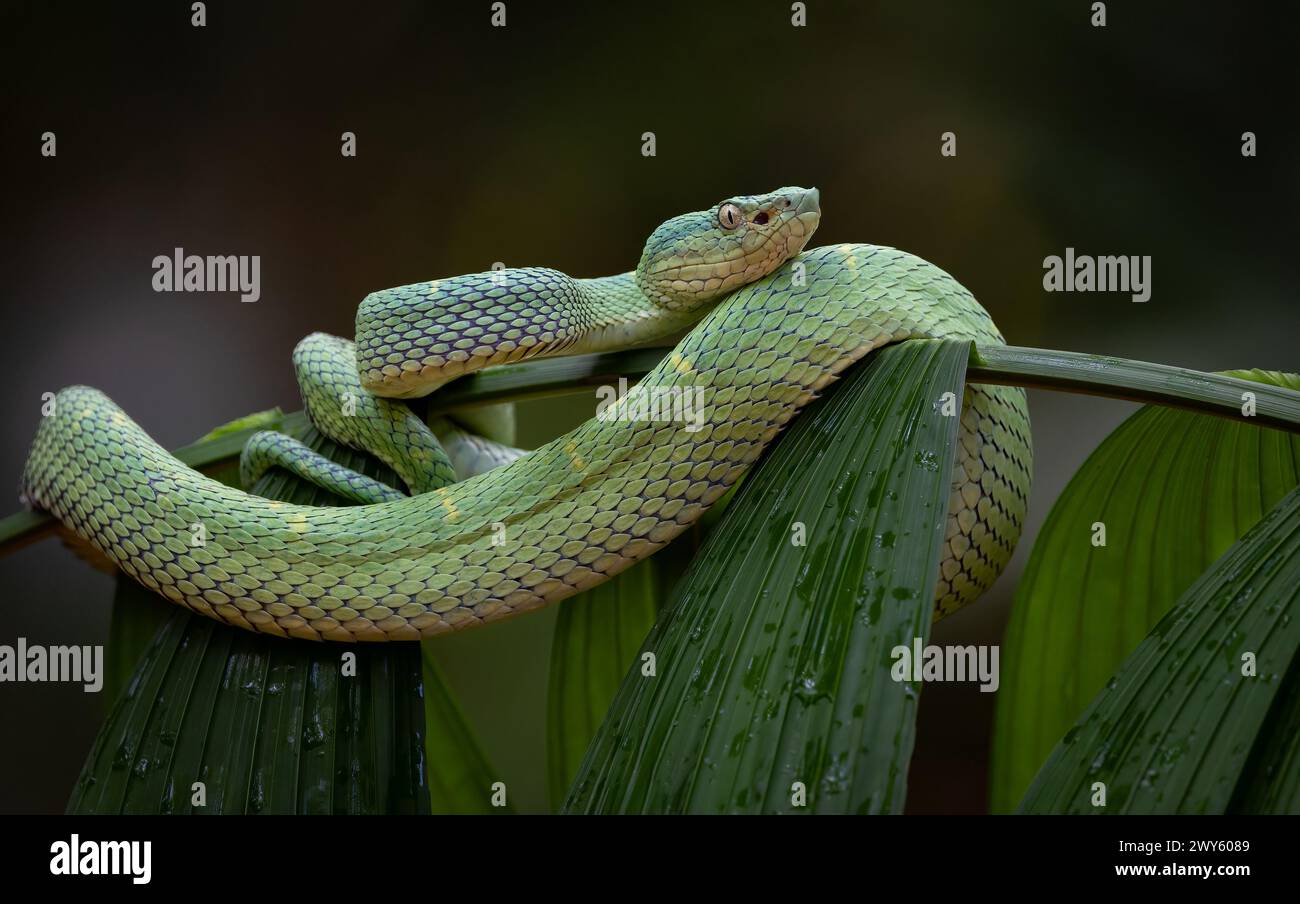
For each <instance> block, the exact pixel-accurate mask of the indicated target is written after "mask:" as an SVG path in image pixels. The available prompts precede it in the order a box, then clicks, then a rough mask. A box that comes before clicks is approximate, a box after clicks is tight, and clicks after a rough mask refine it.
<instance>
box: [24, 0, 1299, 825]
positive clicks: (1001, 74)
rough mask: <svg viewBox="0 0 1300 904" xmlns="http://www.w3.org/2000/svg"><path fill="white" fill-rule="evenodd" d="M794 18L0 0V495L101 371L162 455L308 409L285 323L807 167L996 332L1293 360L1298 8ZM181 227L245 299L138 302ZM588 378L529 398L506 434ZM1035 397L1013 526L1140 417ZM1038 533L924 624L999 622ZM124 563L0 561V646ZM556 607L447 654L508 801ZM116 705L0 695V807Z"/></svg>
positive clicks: (1003, 10) (969, 628) (958, 747)
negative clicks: (1103, 273) (951, 279)
mask: <svg viewBox="0 0 1300 904" xmlns="http://www.w3.org/2000/svg"><path fill="white" fill-rule="evenodd" d="M808 6H809V10H808V24H807V27H805V28H794V27H792V26H791V24H790V15H791V12H790V4H789V3H788V2H755V0H749V2H732V3H700V2H695V3H672V2H667V0H658V2H654V3H643V4H632V5H628V6H626V7H624V6H622V5H620V4H610V3H590V4H585V3H578V2H568V3H564V4H544V5H543V4H537V3H525V2H519V0H510V2H508V4H507V7H508V12H507V15H508V20H507V21H508V24H507V27H505V28H492V27H490V25H489V17H490V9H489V7H490V4H489V3H488V2H486V0H484V2H464V3H457V4H454V5H450V6H446V7H444V6H442V5H435V4H429V3H419V2H404V3H383V2H376V3H365V4H360V3H358V4H354V5H351V6H349V7H340V8H335V9H331V8H329V7H328V6H327V5H325V4H319V3H312V4H305V3H304V4H274V5H270V4H260V3H224V2H212V3H209V4H208V8H207V22H208V24H207V26H206V27H205V28H194V27H191V25H190V16H191V11H190V3H188V2H169V3H153V4H149V3H133V4H130V5H125V4H96V5H93V6H89V5H82V4H71V3H59V2H48V0H46V2H33V3H17V4H15V3H9V4H5V5H4V7H3V12H2V13H0V67H2V68H3V70H4V84H5V91H4V95H3V104H4V110H3V117H2V120H3V122H2V123H0V129H2V130H3V131H2V133H0V153H3V155H4V167H3V178H4V183H5V184H4V197H3V213H2V214H0V217H2V219H3V233H2V234H3V242H0V256H2V258H3V267H2V269H0V272H2V273H3V288H2V289H0V298H2V299H3V302H2V314H0V317H2V318H3V321H2V326H3V334H2V335H3V341H4V348H5V355H6V361H5V370H6V379H5V389H4V392H3V393H0V423H3V424H4V425H5V441H4V443H3V444H2V445H0V482H3V481H4V480H8V481H10V483H9V484H8V485H9V486H14V485H16V482H17V478H18V474H19V472H20V470H21V467H22V463H23V461H24V458H25V455H26V450H27V445H28V443H29V441H30V438H31V436H32V434H33V432H34V431H35V428H36V425H37V422H38V417H39V407H40V403H41V394H42V393H44V392H47V391H53V390H56V389H58V388H59V387H61V386H64V385H66V384H69V383H88V384H92V385H95V386H98V387H101V388H103V389H104V390H105V391H107V392H108V393H109V394H110V395H111V396H112V397H113V398H114V399H115V400H116V401H117V402H118V403H120V404H121V405H122V406H123V407H124V408H125V409H126V410H127V411H128V412H130V413H131V414H132V415H133V416H134V417H135V418H136V419H137V420H138V421H139V422H140V423H141V424H142V425H143V426H144V427H145V428H146V429H147V430H149V431H150V432H151V433H152V434H153V435H154V436H155V437H156V438H157V439H158V440H159V441H160V442H162V443H163V444H164V445H166V446H169V447H175V446H178V445H181V444H184V443H187V442H190V441H192V440H193V439H194V438H196V437H197V436H199V435H200V434H202V433H204V432H205V431H207V430H208V429H209V428H210V427H212V426H213V425H215V424H217V423H220V422H223V421H225V420H228V419H231V418H234V417H237V416H239V415H242V414H245V413H247V412H250V411H254V410H259V409H263V408H268V407H271V406H274V405H280V406H282V407H283V408H285V409H286V410H292V409H295V408H297V407H299V402H298V398H297V391H296V388H295V384H294V381H293V374H292V370H291V367H290V364H289V353H290V350H291V349H292V347H293V345H294V343H295V342H296V341H297V340H298V339H299V338H300V337H301V336H302V335H304V334H305V333H307V332H310V331H312V330H326V331H329V332H333V333H337V334H340V335H351V331H352V319H353V314H354V311H355V307H356V305H357V303H358V301H359V300H360V299H361V298H362V297H363V296H364V295H365V294H366V293H367V292H368V291H371V290H373V289H377V288H383V287H387V286H393V285H400V284H404V283H409V282H414V281H418V280H425V279H430V278H434V277H438V276H448V275H454V274H459V273H465V272H471V271H477V270H483V269H487V268H488V267H490V266H491V264H492V263H493V262H494V261H502V262H504V263H505V264H507V265H509V266H515V265H528V264H544V265H548V266H553V267H557V268H560V269H563V270H565V271H567V272H569V273H572V274H574V275H578V276H590V275H601V274H607V273H615V272H619V271H622V270H627V269H630V268H631V267H633V266H634V265H635V263H636V260H637V258H638V256H639V254H640V250H641V246H642V243H643V241H644V239H645V238H646V236H647V235H648V234H649V232H650V231H651V230H652V229H653V228H654V227H655V226H656V225H657V224H658V223H659V222H660V221H662V220H664V219H666V218H668V217H669V216H672V215H674V214H677V213H680V212H684V211H687V210H695V209H699V208H701V207H705V206H708V205H710V204H712V203H714V202H716V201H717V200H719V199H720V198H723V197H726V196H728V195H731V194H737V193H748V192H757V191H764V190H767V189H770V188H773V187H776V186H779V185H784V184H791V183H793V184H801V185H815V186H817V187H819V188H820V189H821V193H822V202H823V209H824V215H823V219H822V225H821V229H820V231H819V232H818V234H817V236H816V237H815V239H814V241H813V244H830V243H836V242H842V241H855V242H873V243H878V244H885V245H894V246H898V247H901V248H905V249H907V250H909V251H912V252H914V253H916V254H919V255H921V256H923V257H926V258H928V259H930V260H932V261H934V262H935V263H937V264H939V265H940V266H942V267H944V268H945V269H946V270H948V271H949V272H950V273H952V274H954V275H955V276H956V277H957V278H958V279H959V280H961V281H962V282H963V283H965V285H967V286H968V287H969V288H970V289H971V290H972V291H974V293H975V295H976V296H977V297H978V298H980V299H981V300H982V301H983V303H984V305H985V306H986V307H987V308H988V309H989V311H990V312H991V313H992V315H993V317H994V319H995V320H996V321H997V322H998V324H999V325H1000V326H1001V327H1002V329H1003V331H1004V332H1005V333H1006V335H1007V337H1008V339H1009V341H1011V342H1013V343H1015V344H1020V345H1038V346H1047V347H1055V348H1064V349H1074V350H1080V351H1090V352H1106V353H1111V354H1116V355H1123V356H1129V357H1136V358H1143V359H1148V360H1153V361H1161V362H1166V363H1172V364H1181V365H1186V366H1190V367H1195V368H1201V369H1206V370H1216V369H1223V368H1229V367H1265V368H1276V369H1283V370H1292V371H1294V370H1297V369H1300V351H1298V350H1297V347H1296V337H1297V326H1300V313H1298V312H1297V307H1296V302H1295V287H1296V276H1297V273H1296V271H1297V255H1296V253H1295V249H1294V247H1293V242H1294V236H1295V230H1294V228H1293V223H1294V219H1295V210H1296V202H1297V195H1298V194H1300V175H1298V171H1297V167H1296V165H1295V160H1296V150H1297V148H1296V144H1297V133H1296V126H1295V114H1296V96H1295V95H1296V92H1295V88H1296V83H1297V80H1296V77H1295V71H1294V54H1295V51H1294V47H1293V45H1294V33H1293V31H1292V29H1291V27H1290V23H1287V22H1280V21H1277V20H1276V19H1275V18H1274V17H1273V12H1272V9H1271V7H1268V6H1260V7H1257V8H1247V7H1245V6H1244V5H1237V4H1216V5H1214V6H1213V7H1207V8H1206V9H1204V10H1200V9H1196V8H1193V7H1191V6H1188V5H1186V4H1174V3H1167V4H1154V3H1143V4H1140V5H1138V4H1128V3H1118V2H1116V3H1111V4H1108V6H1109V10H1108V24H1107V26H1106V27H1105V28H1094V27H1092V26H1090V24H1089V18H1090V16H1091V10H1090V6H1091V3H1090V2H1083V0H1071V2H1050V3H1034V4H1030V3H1024V2H986V3H979V4H976V3H966V2H950V3H929V2H896V3H869V2H856V3H832V2H826V0H811V2H809V3H808ZM47 130H48V131H53V132H55V133H56V134H57V143H58V144H57V147H58V156H57V157H56V158H53V159H46V158H43V157H42V156H41V155H40V136H41V133H42V132H44V131H47ZM1247 130H1250V131H1253V132H1255V133H1256V134H1257V136H1258V147H1259V151H1258V156H1257V157H1255V158H1243V157H1242V156H1241V154H1240V147H1241V133H1242V132H1243V131H1247ZM344 131H352V132H355V133H356V135H357V144H358V156H357V157H356V158H354V159H350V158H344V157H342V156H340V153H339V147H340V134H341V133H342V132H344ZM646 131H653V132H654V133H655V135H656V138H657V145H658V147H657V156H656V157H653V158H646V157H643V156H642V155H641V134H642V133H643V132H646ZM946 131H952V132H955V133H956V135H957V150H958V155H957V156H956V157H955V158H945V157H942V156H940V153H939V145H940V134H941V133H943V132H946ZM177 246H181V247H184V248H185V249H186V250H187V251H188V252H191V253H197V254H248V255H252V254H257V255H260V256H261V260H262V263H261V267H262V270H261V276H262V298H261V300H260V301H259V302H257V303H256V304H241V303H240V302H239V301H238V299H237V298H236V297H235V296H233V295H198V294H156V293H154V292H153V291H152V290H151V288H150V280H151V278H152V275H153V271H152V269H151V261H152V259H153V257H154V256H155V255H158V254H169V253H170V252H171V249H173V248H174V247H177ZM1067 246H1072V247H1074V248H1076V249H1078V251H1079V252H1080V253H1090V254H1135V255H1150V256H1151V257H1152V271H1153V280H1152V286H1153V294H1152V297H1151V300H1150V301H1149V302H1148V303H1146V304H1134V303H1132V302H1131V301H1130V300H1129V298H1128V296H1127V295H1118V294H1115V295H1096V294H1091V295H1089V294H1077V295H1064V294H1050V295H1049V294H1047V293H1045V292H1044V291H1043V290H1042V275H1043V259H1044V257H1046V256H1047V255H1049V254H1062V253H1063V252H1064V249H1065V248H1066V247H1067ZM593 402H594V400H593V399H592V398H590V397H587V396H576V397H570V398H567V399H564V400H560V401H551V402H548V403H536V404H533V405H529V406H525V407H524V409H523V410H522V412H521V418H522V427H523V429H522V437H521V439H522V440H523V443H524V444H535V443H537V442H540V441H542V440H544V439H546V438H549V436H551V435H553V434H554V433H555V432H557V431H558V430H560V429H562V428H567V427H568V426H571V425H572V424H575V423H577V422H578V421H580V420H581V419H583V418H586V417H588V416H590V414H591V412H592V410H593V409H592V406H593ZM1031 406H1032V415H1033V421H1034V442H1035V446H1036V474H1035V487H1034V494H1033V498H1032V511H1031V517H1030V522H1029V533H1028V536H1027V540H1028V541H1032V539H1033V536H1034V533H1035V531H1036V529H1037V526H1038V525H1039V524H1040V523H1041V521H1042V519H1043V517H1044V515H1045V514H1046V512H1047V511H1048V509H1049V507H1050V506H1051V503H1052V501H1053V499H1054V498H1055V497H1056V495H1057V493H1058V492H1059V491H1060V489H1061V487H1062V486H1063V485H1064V482H1065V481H1066V480H1068V478H1069V476H1070V474H1071V473H1072V472H1073V470H1074V469H1075V468H1076V467H1077V466H1078V465H1079V464H1080V463H1081V462H1082V460H1083V459H1084V457H1085V456H1086V455H1087V453H1088V452H1089V451H1090V450H1091V449H1092V448H1093V447H1094V446H1095V444H1096V443H1097V442H1098V441H1099V440H1100V439H1101V438H1102V437H1103V436H1104V435H1105V434H1106V433H1107V432H1108V431H1109V430H1110V429H1111V428H1112V427H1113V426H1114V425H1116V424H1117V423H1118V422H1119V421H1120V420H1122V419H1123V418H1124V417H1125V416H1126V415H1127V414H1128V413H1129V412H1130V411H1131V410H1132V406H1130V405H1127V404H1124V403H1119V402H1110V401H1103V400H1097V399H1089V398H1083V397H1076V396H1066V395H1059V394H1045V393H1033V394H1031ZM4 475H8V476H7V477H5V476H4ZM16 507H17V503H16V501H15V500H14V499H13V498H12V497H10V499H9V502H7V503H3V504H0V515H2V514H7V513H8V511H9V510H11V509H16ZM1029 546H1030V543H1029V542H1022V544H1021V550H1020V552H1019V553H1018V554H1017V557H1016V559H1015V562H1014V563H1013V566H1012V568H1011V571H1010V573H1009V574H1008V575H1007V576H1006V577H1004V578H1003V580H1002V581H1001V582H1000V583H999V584H998V586H997V587H996V588H995V589H994V591H993V592H992V593H991V594H990V595H989V596H988V597H986V598H985V599H984V600H983V601H981V603H980V604H979V605H978V606H975V607H972V608H971V609H969V610H967V611H965V612H962V613H960V614H958V615H957V616H955V617H953V618H951V619H949V620H947V621H945V622H943V623H942V624H941V625H940V626H939V627H938V629H937V630H936V632H935V638H936V641H937V642H940V643H957V642H961V643H996V642H998V640H999V639H1000V637H1001V632H1002V628H1003V626H1004V624H1005V622H1006V618H1007V610H1008V603H1009V597H1010V592H1011V588H1012V587H1013V586H1014V582H1015V579H1016V576H1017V574H1018V572H1019V570H1020V567H1021V565H1022V564H1023V561H1024V558H1025V555H1026V553H1027V552H1028V549H1029ZM111 588H112V582H111V579H110V578H109V577H108V576H106V575H102V574H99V573H97V572H94V571H92V570H90V569H89V568H87V567H86V566H84V565H83V564H82V563H81V562H79V561H78V560H76V559H75V558H74V557H73V555H72V554H71V553H69V552H68V551H66V550H65V549H63V548H61V547H60V546H59V545H58V544H57V543H54V542H46V543H42V544H39V545H36V546H30V547H27V548H25V549H23V550H21V551H19V552H17V553H15V554H13V555H11V556H9V557H7V558H3V559H0V643H6V644H12V643H14V642H15V640H16V638H18V637H19V636H25V637H27V638H28V639H29V641H31V642H33V643H103V642H104V641H105V639H106V635H107V626H108V617H109V606H108V603H109V598H110V595H111ZM553 619H554V610H553V609H552V610H548V611H546V612H543V613H540V614H537V615H533V616H530V617H528V618H523V619H518V620H514V621H510V622H506V623H503V624H499V625H497V626H495V627H494V628H492V629H491V630H488V631H477V632H470V633H468V634H465V635H462V636H456V637H450V638H447V639H445V640H443V641H440V643H441V644H442V645H443V650H442V661H443V662H444V664H445V666H446V668H447V671H448V674H449V678H450V680H451V683H452V685H453V688H454V690H455V691H456V692H457V693H458V695H459V696H460V698H461V699H462V701H463V703H464V704H465V707H466V709H467V712H468V714H469V717H470V718H471V720H472V721H473V723H474V725H475V728H476V729H477V730H478V732H479V735H480V737H481V740H482V741H483V742H484V745H485V747H486V749H487V751H488V753H489V755H490V756H491V758H492V759H493V761H494V762H495V764H496V765H497V767H498V769H499V771H500V772H501V773H502V774H503V777H504V778H505V779H506V781H507V782H508V784H509V786H510V788H511V794H512V801H513V802H514V803H515V804H516V806H518V807H520V808H521V809H524V810H540V809H543V808H544V806H545V780H544V744H543V726H544V712H545V706H544V701H545V695H546V675H547V671H546V669H547V657H548V654H549V638H550V632H551V628H552V624H553ZM992 697H993V695H990V694H980V693H979V692H978V691H977V689H976V688H975V686H974V685H964V686H958V685H932V686H930V687H927V689H926V691H925V696H924V705H923V706H922V707H921V726H920V732H919V739H918V744H917V751H916V756H915V759H914V761H913V764H912V774H911V781H910V788H911V790H910V796H909V809H910V810H912V811H916V812H981V811H983V810H984V808H985V785H986V776H985V772H986V762H987V747H988V736H989V728H990V721H991V714H992V705H993V699H992ZM104 704H105V701H102V700H100V699H99V698H98V697H97V696H95V695H90V694H84V693H82V691H81V689H80V687H79V686H73V685H53V686H51V685H41V686H37V685H20V686H19V685H11V684H5V685H0V715H2V717H3V724H4V726H5V731H4V733H3V738H2V739H0V776H3V778H0V812H12V811H21V812H28V811H57V810H61V809H62V807H63V806H64V804H65V802H66V800H67V796H68V792H69V790H70V789H71V787H72V783H73V781H74V779H75V777H76V775H77V772H78V770H79V768H80V766H81V763H82V761H83V759H84V757H85V755H86V752H87V750H88V748H89V745H90V742H91V740H92V739H93V737H94V735H95V732H96V730H97V728H98V725H99V720H100V718H101V713H102V707H103V706H104Z"/></svg>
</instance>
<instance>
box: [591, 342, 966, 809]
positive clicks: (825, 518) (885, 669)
mask: <svg viewBox="0 0 1300 904" xmlns="http://www.w3.org/2000/svg"><path fill="white" fill-rule="evenodd" d="M968 349H969V346H968V345H967V344H966V343H959V342H942V343H941V342H904V343H902V344H900V345H897V346H892V347H890V348H887V349H884V350H882V351H881V352H879V353H877V354H875V355H873V356H872V358H871V360H870V361H868V362H866V363H865V364H863V365H861V366H859V367H856V368H854V369H852V370H851V371H850V373H849V375H848V376H847V378H846V379H845V380H844V381H843V382H842V383H840V384H839V385H837V386H835V387H833V389H832V390H831V391H830V392H829V393H828V395H827V397H826V398H824V399H821V400H819V401H818V402H816V403H814V404H813V405H811V406H809V410H808V411H806V412H804V413H803V414H801V415H800V416H799V417H798V418H796V419H795V421H794V423H793V424H792V426H791V427H790V428H789V429H788V432H787V435H786V436H784V437H783V438H781V440H780V441H779V442H777V443H776V444H775V446H774V448H773V449H772V450H770V452H769V454H768V455H767V456H766V457H765V458H764V459H763V460H762V462H761V463H760V464H759V466H758V467H757V468H756V469H755V471H754V472H752V473H751V474H750V476H749V477H748V478H747V479H746V481H745V485H744V487H743V488H742V491H741V492H740V493H738V494H737V496H736V497H735V499H734V500H733V501H732V503H731V505H730V506H729V507H728V509H727V512H726V514H725V515H724V516H723V518H722V521H721V522H720V523H719V524H718V525H717V526H716V527H715V528H714V529H713V531H712V532H711V533H710V534H709V536H708V537H707V539H706V540H705V543H704V548H703V549H702V550H701V552H700V554H699V555H698V556H697V558H696V560H695V562H694V563H693V564H692V566H691V569H690V571H689V572H688V573H687V574H686V575H685V577H684V578H683V579H682V581H681V582H680V583H679V584H678V586H677V588H676V589H675V591H674V593H673V597H672V600H671V602H670V603H669V604H668V606H667V607H666V608H665V610H664V612H663V613H662V614H661V615H660V617H659V619H658V621H657V622H656V624H655V627H654V629H653V630H652V631H651V633H650V635H649V637H648V638H647V640H646V642H645V644H644V645H643V647H642V652H643V653H651V654H653V655H654V661H655V666H656V671H655V675H654V677H645V676H644V675H643V673H642V669H641V666H640V662H639V661H638V662H637V663H636V664H634V666H633V668H632V669H631V670H629V672H628V673H627V676H626V677H625V678H624V680H623V683H622V685H621V686H620V688H619V691H618V694H617V696H616V697H615V699H614V703H613V705H612V706H611V707H610V711H609V714H608V715H607V716H606V718H605V721H604V722H603V723H602V724H601V727H600V729H599V731H598V732H597V733H596V737H595V739H594V740H593V742H592V745H591V748H590V750H589V751H588V754H587V756H586V758H585V759H584V761H583V764H582V767H581V769H580V770H579V773H578V776H577V778H576V780H575V782H574V785H573V788H572V790H571V792H570V795H569V797H568V799H567V800H566V803H565V810H566V811H568V812H655V813H658V812H673V813H680V812H694V813H718V812H737V813H757V812H778V813H784V812H796V813H810V812H819V813H888V812H899V811H900V810H901V809H902V806H903V799H904V795H905V789H906V776H907V763H908V759H909V757H910V755H911V752H912V746H913V742H914V737H915V719H916V711H917V702H918V693H919V687H917V686H915V685H913V684H912V683H910V682H908V681H901V682H896V681H894V680H893V679H892V678H891V666H892V665H893V660H892V657H891V651H892V650H893V648H894V647H896V646H907V647H909V648H910V646H911V645H912V643H913V641H914V639H916V638H920V640H921V642H922V643H923V644H924V643H925V641H926V639H927V637H928V635H929V626H930V620H931V617H932V612H933V608H934V592H935V584H936V581H937V577H938V568H939V555H940V544H941V541H942V538H943V528H944V522H945V517H946V513H947V509H948V497H949V493H950V490H951V482H952V466H953V456H954V452H953V448H954V439H955V436H956V430H957V419H956V418H955V417H944V416H943V415H942V414H941V405H940V399H941V397H942V396H943V394H944V393H946V392H953V393H955V394H956V395H957V397H958V398H960V397H961V395H962V391H963V378H964V374H965V366H966V360H967V355H968ZM797 524H802V525H803V526H804V528H805V529H806V545H803V546H800V545H795V543H794V542H792V541H793V540H794V538H795V536H796V534H795V531H796V529H797ZM638 660H639V657H638ZM800 788H803V789H805V792H804V793H806V805H804V806H798V805H797V804H798V801H799V795H800V790H799V789H800Z"/></svg>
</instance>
